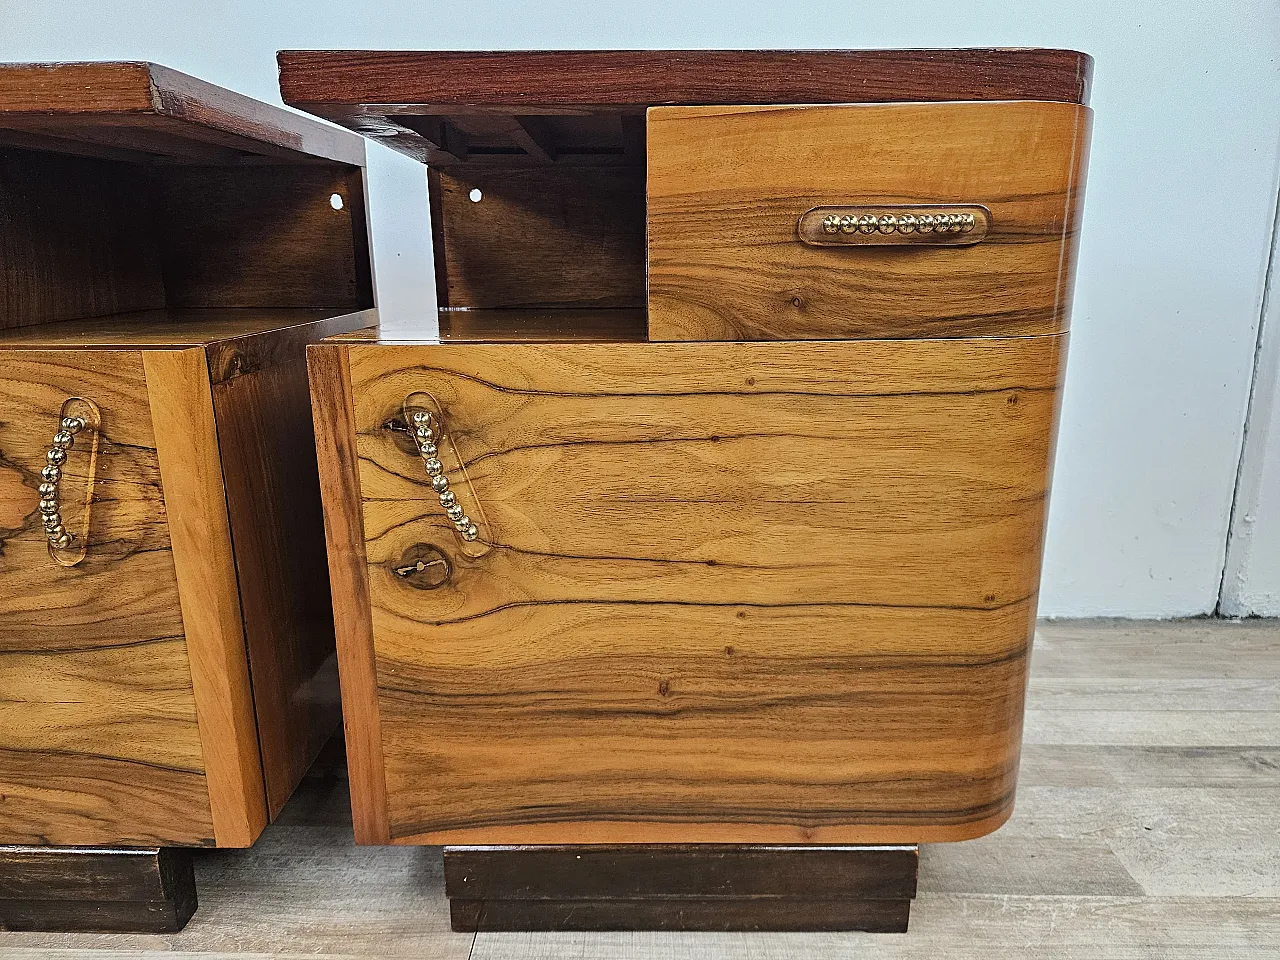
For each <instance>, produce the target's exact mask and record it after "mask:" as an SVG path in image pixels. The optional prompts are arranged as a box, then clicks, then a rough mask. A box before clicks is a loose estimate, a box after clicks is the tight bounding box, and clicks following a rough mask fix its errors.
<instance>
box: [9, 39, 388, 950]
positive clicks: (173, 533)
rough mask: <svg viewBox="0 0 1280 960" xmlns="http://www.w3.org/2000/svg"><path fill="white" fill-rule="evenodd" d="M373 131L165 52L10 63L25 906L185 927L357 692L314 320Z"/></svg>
mask: <svg viewBox="0 0 1280 960" xmlns="http://www.w3.org/2000/svg"><path fill="white" fill-rule="evenodd" d="M363 163H364V145H363V142H362V141H361V140H360V139H359V138H357V137H354V136H352V135H350V134H348V133H346V132H345V131H336V130H333V129H332V128H330V127H327V126H325V125H322V124H319V123H317V122H315V121H312V120H311V119H309V118H305V117H299V116H297V115H295V114H292V113H290V112H288V111H285V110H282V109H279V108H275V107H269V106H266V105H263V104H260V103H256V102H254V101H252V100H249V99H247V98H245V97H242V96H239V95H237V94H234V93H231V92H229V91H226V90H221V89H219V88H217V87H213V86H210V85H209V84H206V83H203V82H201V81H199V80H195V79H193V78H191V77H187V76H184V75H183V74H180V73H176V72H174V71H172V70H168V69H166V68H164V67H158V66H155V65H151V64H145V63H80V64H8V65H0V264H2V265H3V270H2V271H0V505H3V511H4V519H3V520H0V527H2V528H3V534H2V535H0V536H2V540H0V546H2V548H3V549H2V550H0V588H2V589H0V690H3V691H4V693H3V697H2V698H0V699H2V701H3V702H0V844H7V845H8V846H3V847H0V928H8V929H30V928H36V929H107V930H110V929H122V930H173V929H178V928H180V927H181V926H182V924H183V923H185V921H186V919H187V918H188V917H189V916H190V914H191V911H192V910H193V909H194V908H195V889H194V884H193V881H192V874H191V865H190V858H189V855H187V854H185V853H184V852H183V851H181V850H177V849H170V848H185V847H201V846H215V845H216V846H232V847H237V846H238V847H243V846H248V845H249V844H251V843H253V841H254V839H255V838H256V837H257V836H258V834H259V833H260V832H261V830H262V828H263V827H264V826H265V824H266V823H267V822H268V820H269V819H271V818H273V817H274V816H275V815H276V814H277V813H278V812H279V810H280V808H281V807H282V806H283V805H284V802H285V801H286V800H287V799H288V797H289V795H290V794H291V793H292V791H293V789H294V787H295V786H296V785H297V783H298V781H299V780H300V779H301V777H302V775H303V774H304V773H305V772H306V769H307V767H308V766H309V765H310V763H311V761H312V759H313V758H314V757H315V755H316V753H317V752H318V750H319V749H320V747H321V746H322V745H323V744H324V742H325V741H326V739H327V738H328V737H329V736H330V734H331V733H332V732H333V730H334V729H335V727H336V725H337V723H338V719H339V704H338V694H337V676H336V669H335V655H334V647H333V625H332V616H331V602H330V597H329V590H328V578H327V570H326V564H325V558H324V542H323V535H322V517H321V508H320V499H319V487H318V481H317V479H316V477H315V459H314V457H315V452H314V451H315V448H314V440H313V436H312V430H311V421H310V416H309V402H308V394H307V381H306V367H305V357H304V345H305V344H306V343H308V342H311V341H315V340H318V339H319V338H321V337H323V336H326V335H328V334H332V333H340V332H342V331H344V330H349V329H352V328H354V327H358V326H361V325H362V324H364V323H367V322H368V320H367V318H364V317H362V316H361V315H360V314H359V313H358V311H361V310H363V309H364V308H367V307H371V306H372V305H373V295H372V284H371V274H370V264H369V257H368V247H367V237H366V227H365V220H364V200H363V192H364V186H363Z"/></svg>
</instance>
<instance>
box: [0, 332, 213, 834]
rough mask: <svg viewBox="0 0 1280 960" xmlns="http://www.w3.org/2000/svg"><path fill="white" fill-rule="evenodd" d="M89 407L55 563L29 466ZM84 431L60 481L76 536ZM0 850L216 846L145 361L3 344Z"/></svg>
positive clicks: (36, 465) (74, 492)
mask: <svg viewBox="0 0 1280 960" xmlns="http://www.w3.org/2000/svg"><path fill="white" fill-rule="evenodd" d="M69 397H83V398H86V399H88V400H91V401H93V402H94V403H95V404H97V406H98V408H99V409H100V411H101V430H100V432H99V435H98V449H97V461H96V470H95V476H94V483H93V507H92V513H91V521H90V526H89V536H88V550H87V553H86V555H85V558H84V560H82V561H81V562H80V563H79V564H78V565H76V566H71V567H64V566H60V565H59V564H57V563H55V562H54V560H53V559H52V558H51V556H50V554H49V551H48V549H47V546H46V541H45V533H44V528H43V525H42V523H41V520H40V513H39V511H38V510H37V503H38V500H39V495H38V493H37V487H38V485H39V484H40V482H41V478H40V470H41V468H42V467H43V466H44V464H45V454H46V451H47V450H48V449H49V446H50V442H51V440H52V438H53V435H54V432H55V430H56V428H57V425H58V422H59V414H60V411H61V409H62V405H63V403H64V401H66V400H67V399H68V398H69ZM89 446H90V437H89V435H88V434H87V433H86V434H82V435H81V436H80V437H78V438H77V441H76V444H75V446H73V447H72V449H71V451H70V455H69V457H68V460H67V463H66V465H65V467H64V476H63V479H62V481H61V484H60V497H61V502H62V507H63V512H64V516H65V517H66V522H67V526H68V527H69V528H71V529H73V530H78V527H79V522H78V521H79V517H80V516H81V514H82V511H83V509H84V502H85V492H86V489H85V488H86V484H87V477H88V463H89V455H88V448H89ZM0 511H2V512H3V515H2V516H0V691H2V692H0V843H19V844H42V843H52V844H70V845H86V844H90V845H91V844H105V843H110V844H135V845H142V844H205V843H212V842H213V840H212V838H213V826H212V823H211V816H210V807H209V798H208V791H207V784H206V778H205V769H204V761H203V756H202V750H201V741H200V734H199V729H198V727H197V723H196V709H195V698H194V696H193V693H192V681H191V666H190V663H189V660H188V652H187V646H186V641H185V637H184V629H183V619H182V611H181V608H180V606H179V601H178V588H177V582H176V579H175V570H174V562H173V556H172V550H171V546H170V541H169V530H168V525H167V522H166V512H165V504H164V497H163V494H162V489H161V482H160V467H159V462H158V459H157V455H156V440H155V433H154V430H153V425H152V419H151V411H150V407H149V403H148V393H147V381H146V377H145V375H144V372H143V363H142V355H141V354H140V353H138V352H136V351H115V350H56V351H41V350H4V351H0Z"/></svg>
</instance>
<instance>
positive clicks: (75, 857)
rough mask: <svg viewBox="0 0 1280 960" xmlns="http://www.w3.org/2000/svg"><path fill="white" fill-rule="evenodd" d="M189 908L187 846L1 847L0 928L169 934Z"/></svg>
mask: <svg viewBox="0 0 1280 960" xmlns="http://www.w3.org/2000/svg"><path fill="white" fill-rule="evenodd" d="M195 911H196V880H195V873H194V871H193V870H192V867H191V851H189V850H180V849H149V850H114V849H93V848H87V847H0V930H39V931H47V932H77V933H81V932H83V933H174V932H176V931H178V930H181V929H182V928H183V927H184V926H186V924H187V921H188V920H190V919H191V915H192V914H193V913H195Z"/></svg>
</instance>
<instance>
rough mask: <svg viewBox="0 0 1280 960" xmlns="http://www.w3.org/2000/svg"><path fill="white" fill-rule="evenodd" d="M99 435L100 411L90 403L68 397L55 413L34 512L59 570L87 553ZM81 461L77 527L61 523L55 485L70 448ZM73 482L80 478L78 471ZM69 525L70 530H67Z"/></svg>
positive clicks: (59, 504) (95, 405)
mask: <svg viewBox="0 0 1280 960" xmlns="http://www.w3.org/2000/svg"><path fill="white" fill-rule="evenodd" d="M101 435H102V412H101V411H100V410H99V409H98V405H97V404H96V403H94V402H93V401H92V400H86V399H85V398H84V397H69V398H68V399H67V400H66V401H65V402H64V403H63V404H62V409H61V410H60V411H59V412H58V429H57V430H56V431H55V432H54V435H53V441H52V442H51V443H50V444H49V449H48V451H46V453H45V455H44V463H43V464H42V466H41V468H40V484H39V486H38V487H37V488H36V490H37V492H38V493H39V494H40V503H39V506H38V508H37V509H38V510H39V512H40V522H41V523H42V524H43V525H44V535H45V540H46V541H47V544H48V547H49V556H50V558H52V560H53V562H54V563H56V564H58V565H59V566H61V567H74V566H75V565H76V564H78V563H79V562H80V561H81V560H83V559H84V558H85V555H86V554H87V553H88V551H89V515H90V512H91V510H92V509H93V482H94V477H95V476H96V474H97V470H98V444H99V441H100V438H101ZM73 448H74V449H75V450H76V451H77V453H76V456H77V459H78V460H79V459H83V460H84V461H85V462H84V464H83V468H82V469H83V477H84V482H85V485H84V509H83V511H82V512H81V514H80V520H79V523H78V524H68V523H66V522H64V519H63V517H64V515H63V509H62V499H61V497H60V496H59V485H60V484H61V483H62V480H63V478H64V474H65V472H66V465H67V460H68V458H69V456H70V453H71V451H72V449H73ZM76 476H77V479H78V478H79V477H80V476H81V473H80V472H79V471H78V472H77V474H76ZM69 526H72V527H73V528H74V532H73V530H72V529H68V527H69Z"/></svg>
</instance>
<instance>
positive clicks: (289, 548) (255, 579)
mask: <svg viewBox="0 0 1280 960" xmlns="http://www.w3.org/2000/svg"><path fill="white" fill-rule="evenodd" d="M361 322H363V318H362V316H361V315H359V314H355V315H352V316H349V317H346V318H334V319H329V320H318V321H314V322H310V323H305V324H300V325H294V326H290V327H284V328H280V329H276V330H273V331H264V332H258V333H254V334H251V335H248V336H245V337H241V338H237V339H233V340H223V341H219V342H217V343H215V344H213V345H211V347H210V349H209V350H208V360H209V369H210V374H211V377H212V379H213V407H214V413H215V416H216V419H217V424H218V447H219V452H220V455H221V461H222V475H223V480H224V482H225V485H226V496H227V510H228V514H229V517H230V523H231V534H232V539H233V542H234V544H235V561H236V571H237V573H238V575H239V576H238V579H239V586H240V604H241V608H242V610H243V616H244V627H245V637H246V641H247V647H248V655H249V667H250V671H251V673H252V679H253V700H254V706H255V710H256V717H257V731H258V742H259V745H260V749H261V753H262V767H263V775H264V778H265V781H266V795H267V806H268V812H269V814H270V816H271V817H272V818H274V817H275V816H276V815H277V814H278V813H279V812H280V810H281V809H282V808H283V807H284V804H285V801H287V800H288V799H289V795H290V794H292V793H293V790H294V787H296V786H297V785H298V783H299V782H300V781H301V779H302V776H303V774H305V773H306V772H307V768H308V767H310V766H311V762H312V761H313V760H314V759H315V757H316V755H317V754H318V753H319V751H320V748H321V747H323V746H324V744H325V742H326V741H328V739H329V737H330V736H331V735H332V734H333V731H334V730H335V729H336V728H337V726H338V722H339V720H340V698H339V693H338V672H337V655H336V653H335V650H334V635H333V607H332V600H331V597H330V592H329V572H328V567H327V565H326V562H325V542H324V519H323V514H322V510H321V505H320V485H319V479H318V475H317V472H316V446H315V435H314V433H313V431H312V426H311V403H310V394H309V391H308V384H307V367H306V347H305V344H306V343H307V342H314V341H316V340H318V339H320V338H321V337H322V336H324V335H325V334H326V333H336V332H339V331H342V330H348V329H351V328H352V327H354V326H358V325H359V324H360V323H361Z"/></svg>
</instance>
